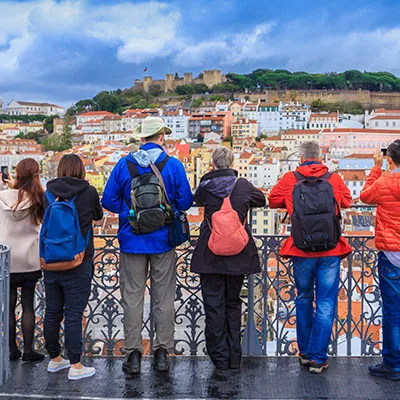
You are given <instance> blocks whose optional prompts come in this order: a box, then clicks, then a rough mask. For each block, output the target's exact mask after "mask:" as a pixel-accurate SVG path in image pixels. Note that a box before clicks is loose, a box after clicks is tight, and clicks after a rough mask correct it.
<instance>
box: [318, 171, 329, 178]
mask: <svg viewBox="0 0 400 400" xmlns="http://www.w3.org/2000/svg"><path fill="white" fill-rule="evenodd" d="M331 176H332V172H329V171H328V172H325V174H323V175H322V176H321V177H320V179H326V180H328V179H329V178H330V177H331Z"/></svg>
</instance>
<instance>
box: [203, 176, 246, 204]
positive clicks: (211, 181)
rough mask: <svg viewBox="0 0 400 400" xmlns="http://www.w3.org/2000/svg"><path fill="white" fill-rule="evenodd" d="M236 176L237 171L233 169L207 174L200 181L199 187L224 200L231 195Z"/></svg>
mask: <svg viewBox="0 0 400 400" xmlns="http://www.w3.org/2000/svg"><path fill="white" fill-rule="evenodd" d="M237 174H238V173H237V171H235V170H233V169H226V170H217V171H212V172H209V173H208V174H206V175H204V176H203V178H202V179H201V182H200V187H201V188H202V189H203V190H206V191H207V192H209V193H211V194H212V195H214V196H216V197H218V198H220V199H224V198H225V197H227V196H229V195H230V194H231V193H232V190H233V188H234V186H235V183H236V179H237Z"/></svg>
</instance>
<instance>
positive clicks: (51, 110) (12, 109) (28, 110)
mask: <svg viewBox="0 0 400 400" xmlns="http://www.w3.org/2000/svg"><path fill="white" fill-rule="evenodd" d="M6 112H7V114H9V115H48V116H50V115H58V116H62V115H64V114H65V108H64V107H61V106H58V105H56V104H49V103H32V102H28V101H18V100H12V101H11V102H10V103H9V104H8V106H7V109H6Z"/></svg>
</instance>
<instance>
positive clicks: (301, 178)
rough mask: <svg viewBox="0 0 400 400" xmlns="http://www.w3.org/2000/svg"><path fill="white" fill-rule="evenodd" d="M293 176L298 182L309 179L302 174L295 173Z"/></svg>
mask: <svg viewBox="0 0 400 400" xmlns="http://www.w3.org/2000/svg"><path fill="white" fill-rule="evenodd" d="M293 174H294V176H295V177H296V179H297V182H301V181H304V180H305V179H307V177H306V176H305V175H303V174H301V173H300V172H297V171H293Z"/></svg>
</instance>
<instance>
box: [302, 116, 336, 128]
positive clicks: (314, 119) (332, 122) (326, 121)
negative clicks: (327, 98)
mask: <svg viewBox="0 0 400 400" xmlns="http://www.w3.org/2000/svg"><path fill="white" fill-rule="evenodd" d="M338 124H339V114H338V113H328V112H321V113H318V114H315V113H314V114H311V115H310V123H309V127H310V129H323V128H336V127H337V126H338Z"/></svg>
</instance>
